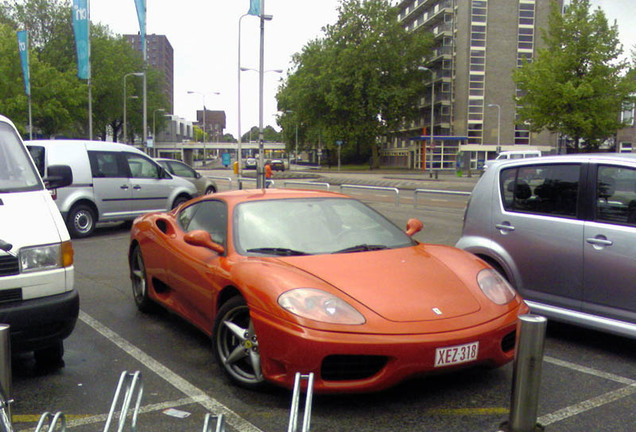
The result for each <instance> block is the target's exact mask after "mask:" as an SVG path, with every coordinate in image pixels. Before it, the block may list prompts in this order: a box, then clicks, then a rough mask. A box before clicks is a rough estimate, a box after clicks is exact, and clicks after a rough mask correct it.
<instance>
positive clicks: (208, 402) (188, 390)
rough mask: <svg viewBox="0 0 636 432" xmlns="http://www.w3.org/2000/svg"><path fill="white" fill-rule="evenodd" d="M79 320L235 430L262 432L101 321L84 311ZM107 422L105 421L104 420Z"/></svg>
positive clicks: (81, 312)
mask: <svg viewBox="0 0 636 432" xmlns="http://www.w3.org/2000/svg"><path fill="white" fill-rule="evenodd" d="M79 318H80V320H81V321H83V322H84V323H85V324H87V325H89V326H90V327H92V328H93V329H94V330H95V331H97V332H98V333H100V334H101V335H102V336H104V337H105V338H106V339H108V340H109V341H111V342H112V343H114V344H115V345H117V346H118V347H119V348H121V349H122V350H123V351H125V352H126V353H128V355H130V356H131V357H133V358H134V359H136V360H137V361H139V362H140V363H141V364H143V365H144V366H145V367H147V368H148V369H150V370H151V371H153V372H154V373H156V374H157V375H158V376H160V377H161V378H163V379H164V380H165V381H167V382H168V383H169V384H171V385H172V386H174V387H175V388H176V389H177V390H179V391H181V392H182V393H183V394H185V395H186V396H188V398H189V399H191V400H192V401H196V402H197V403H199V404H200V405H201V406H203V407H204V408H205V409H206V410H207V411H209V412H210V413H212V414H213V415H219V414H223V416H224V417H225V419H226V422H227V424H229V425H230V426H232V427H233V428H235V429H236V430H237V431H239V432H262V431H261V430H260V429H259V428H257V427H256V426H254V425H253V424H251V423H250V422H248V421H247V420H245V419H244V418H242V417H241V416H239V415H238V414H236V413H235V412H234V411H232V410H231V409H229V408H228V407H226V406H225V405H223V404H222V403H221V402H219V401H218V400H216V399H214V398H213V397H210V396H209V395H208V394H207V393H205V392H204V391H203V390H201V389H199V388H198V387H196V386H194V385H193V384H191V383H189V382H188V381H186V380H185V379H183V378H182V377H181V376H179V375H177V374H176V373H174V372H173V371H172V370H170V369H168V368H167V367H166V366H164V365H163V364H161V363H159V362H158V361H157V360H155V359H154V358H153V357H151V356H149V355H148V354H146V353H145V352H143V351H142V350H140V349H139V348H137V347H136V346H134V345H133V344H131V343H130V342H128V341H127V340H125V339H124V338H122V337H121V336H119V335H118V334H117V333H115V332H114V331H112V330H111V329H109V328H108V327H106V326H104V325H103V324H101V323H100V322H99V321H97V320H95V319H94V318H93V317H91V316H90V315H88V314H86V313H85V312H83V311H80V315H79ZM104 421H105V419H104Z"/></svg>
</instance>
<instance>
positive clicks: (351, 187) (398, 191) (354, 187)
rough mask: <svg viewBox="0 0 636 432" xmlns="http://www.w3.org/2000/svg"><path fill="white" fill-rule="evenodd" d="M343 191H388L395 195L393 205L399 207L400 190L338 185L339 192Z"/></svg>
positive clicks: (382, 187)
mask: <svg viewBox="0 0 636 432" xmlns="http://www.w3.org/2000/svg"><path fill="white" fill-rule="evenodd" d="M343 189H367V190H377V191H388V192H394V193H395V205H396V206H398V207H399V206H400V190H399V189H398V188H396V187H386V186H363V185H350V184H343V185H340V192H342V190H343Z"/></svg>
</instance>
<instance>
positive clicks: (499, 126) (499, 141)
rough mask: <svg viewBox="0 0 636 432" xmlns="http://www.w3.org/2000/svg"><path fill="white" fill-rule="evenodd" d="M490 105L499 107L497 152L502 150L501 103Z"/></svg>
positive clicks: (490, 105)
mask: <svg viewBox="0 0 636 432" xmlns="http://www.w3.org/2000/svg"><path fill="white" fill-rule="evenodd" d="M488 106H489V107H495V108H497V152H499V151H501V105H499V104H488Z"/></svg>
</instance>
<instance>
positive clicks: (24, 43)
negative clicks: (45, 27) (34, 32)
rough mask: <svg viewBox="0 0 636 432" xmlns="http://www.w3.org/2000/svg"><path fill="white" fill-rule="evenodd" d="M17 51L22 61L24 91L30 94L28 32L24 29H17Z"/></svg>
mask: <svg viewBox="0 0 636 432" xmlns="http://www.w3.org/2000/svg"><path fill="white" fill-rule="evenodd" d="M18 51H20V60H21V62H22V75H23V76H24V92H25V93H26V95H27V96H30V95H31V76H30V74H29V34H28V33H27V31H26V30H20V31H18Z"/></svg>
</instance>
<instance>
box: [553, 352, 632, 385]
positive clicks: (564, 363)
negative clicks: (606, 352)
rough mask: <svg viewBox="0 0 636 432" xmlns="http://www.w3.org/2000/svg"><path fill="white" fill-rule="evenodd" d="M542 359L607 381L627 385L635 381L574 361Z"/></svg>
mask: <svg viewBox="0 0 636 432" xmlns="http://www.w3.org/2000/svg"><path fill="white" fill-rule="evenodd" d="M544 360H545V361H546V362H547V363H552V364H553V365H556V366H561V367H564V368H567V369H572V370H574V371H577V372H581V373H586V374H588V375H593V376H595V377H598V378H604V379H606V380H609V381H616V382H617V383H621V384H627V385H632V384H634V383H636V381H634V380H633V379H630V378H625V377H622V376H619V375H615V374H611V373H607V372H603V371H600V370H598V369H593V368H589V367H586V366H581V365H578V364H576V363H571V362H568V361H564V360H559V359H556V358H554V357H544Z"/></svg>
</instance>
